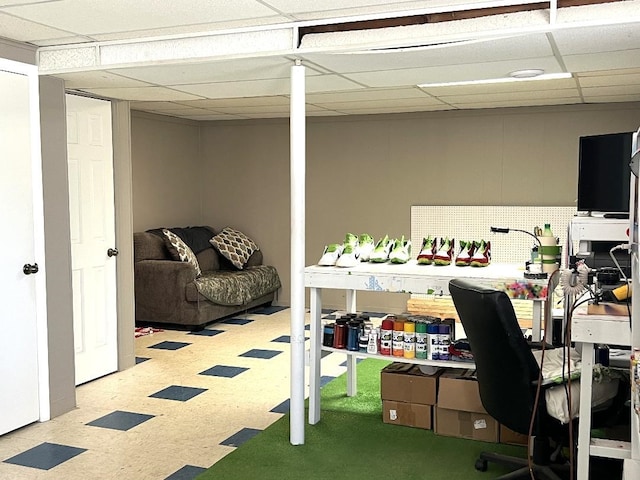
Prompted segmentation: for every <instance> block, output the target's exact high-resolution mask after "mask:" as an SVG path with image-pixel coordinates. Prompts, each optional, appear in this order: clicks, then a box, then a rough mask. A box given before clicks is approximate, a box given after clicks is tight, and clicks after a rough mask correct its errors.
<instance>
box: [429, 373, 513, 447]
mask: <svg viewBox="0 0 640 480" xmlns="http://www.w3.org/2000/svg"><path fill="white" fill-rule="evenodd" d="M435 417H436V418H435V432H436V434H437V435H445V436H449V437H459V438H468V439H471V440H481V441H484V442H493V443H497V442H498V439H499V435H500V429H499V426H500V425H499V423H498V422H497V420H495V419H494V418H493V417H491V415H489V414H488V413H487V411H486V410H485V409H484V407H483V406H482V401H481V400H480V392H479V391H478V382H477V381H476V378H475V372H474V371H472V370H453V369H451V370H446V371H444V372H443V373H442V374H441V375H440V378H439V386H438V402H437V408H436V415H435Z"/></svg>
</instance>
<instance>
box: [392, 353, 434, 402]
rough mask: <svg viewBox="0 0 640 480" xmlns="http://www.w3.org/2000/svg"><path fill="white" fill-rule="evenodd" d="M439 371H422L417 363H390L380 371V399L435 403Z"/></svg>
mask: <svg viewBox="0 0 640 480" xmlns="http://www.w3.org/2000/svg"><path fill="white" fill-rule="evenodd" d="M438 377H439V372H438V373H436V374H434V375H427V374H425V373H422V371H421V370H420V368H419V366H418V365H413V364H409V363H392V364H390V365H387V366H386V367H385V368H384V369H383V370H382V371H381V372H380V396H381V397H382V400H393V401H396V402H404V403H412V404H419V405H435V404H436V399H437V396H436V394H437V392H438Z"/></svg>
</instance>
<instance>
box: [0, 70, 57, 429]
mask: <svg viewBox="0 0 640 480" xmlns="http://www.w3.org/2000/svg"><path fill="white" fill-rule="evenodd" d="M0 69H1V70H5V71H7V72H12V73H17V74H21V75H26V76H27V78H28V79H29V108H30V112H29V121H30V123H31V165H32V182H33V189H32V190H33V217H34V225H33V232H34V249H35V261H36V263H37V264H38V269H39V271H38V274H37V275H35V276H34V277H35V278H34V281H35V290H36V315H37V319H36V328H37V336H38V340H37V342H38V348H37V351H38V353H37V355H38V362H37V363H38V403H39V410H40V418H39V420H40V421H41V422H44V421H47V420H49V419H50V418H51V406H50V401H49V397H50V392H49V345H48V335H47V288H46V278H47V271H46V265H45V263H46V262H45V253H44V200H43V190H42V186H43V185H42V152H41V147H40V94H39V81H38V67H36V66H35V65H29V64H26V63H21V62H15V61H13V60H7V59H3V58H0Z"/></svg>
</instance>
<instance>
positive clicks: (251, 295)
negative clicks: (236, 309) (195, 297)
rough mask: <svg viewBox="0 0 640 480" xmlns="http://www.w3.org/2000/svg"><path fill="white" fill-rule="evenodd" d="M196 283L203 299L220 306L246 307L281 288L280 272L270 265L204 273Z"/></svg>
mask: <svg viewBox="0 0 640 480" xmlns="http://www.w3.org/2000/svg"><path fill="white" fill-rule="evenodd" d="M195 283H196V288H197V289H198V292H200V294H201V295H202V296H203V297H206V298H207V299H208V300H210V301H212V302H213V303H217V304H218V305H244V304H245V303H248V302H250V301H251V300H255V299H256V298H259V297H261V296H263V295H266V294H268V293H271V292H275V291H276V290H278V289H279V288H280V286H281V284H280V277H279V276H278V271H277V270H276V269H275V268H274V267H272V266H270V265H259V266H256V267H249V268H246V269H245V270H234V271H228V270H217V271H215V272H203V274H202V276H201V277H199V278H197V279H196V280H195Z"/></svg>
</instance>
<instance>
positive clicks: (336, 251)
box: [318, 243, 343, 267]
mask: <svg viewBox="0 0 640 480" xmlns="http://www.w3.org/2000/svg"><path fill="white" fill-rule="evenodd" d="M342 250H343V246H342V245H340V244H339V243H331V244H329V245H327V246H326V247H324V252H323V253H322V257H320V260H319V261H318V265H322V266H323V267H332V266H334V265H335V264H336V262H337V261H338V258H339V257H340V255H341V254H342Z"/></svg>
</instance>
